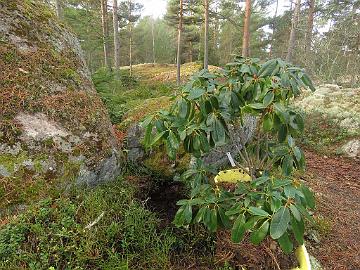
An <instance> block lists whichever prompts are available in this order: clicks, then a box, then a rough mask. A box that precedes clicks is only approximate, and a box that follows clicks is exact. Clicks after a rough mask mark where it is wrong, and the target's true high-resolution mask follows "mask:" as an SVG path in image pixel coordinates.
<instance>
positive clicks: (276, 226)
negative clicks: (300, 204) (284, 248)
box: [270, 206, 290, 239]
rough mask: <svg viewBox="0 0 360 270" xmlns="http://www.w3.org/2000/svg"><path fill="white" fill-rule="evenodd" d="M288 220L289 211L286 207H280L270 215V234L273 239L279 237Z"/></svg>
mask: <svg viewBox="0 0 360 270" xmlns="http://www.w3.org/2000/svg"><path fill="white" fill-rule="evenodd" d="M289 222H290V212H289V209H288V208H286V207H284V206H283V207H281V208H280V209H279V210H278V211H277V212H276V213H275V214H274V215H273V217H272V219H271V224H270V235H271V237H272V238H273V239H279V238H280V237H281V236H282V235H283V234H284V233H285V232H286V230H287V227H288V225H289Z"/></svg>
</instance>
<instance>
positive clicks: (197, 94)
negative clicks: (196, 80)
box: [188, 88, 205, 100]
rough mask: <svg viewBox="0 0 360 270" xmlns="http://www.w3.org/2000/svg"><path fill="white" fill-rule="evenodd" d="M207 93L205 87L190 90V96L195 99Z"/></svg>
mask: <svg viewBox="0 0 360 270" xmlns="http://www.w3.org/2000/svg"><path fill="white" fill-rule="evenodd" d="M204 93H205V89H203V88H193V89H191V90H190V93H189V96H188V98H189V99H191V100H193V99H197V98H199V97H201V96H202V95H203V94H204Z"/></svg>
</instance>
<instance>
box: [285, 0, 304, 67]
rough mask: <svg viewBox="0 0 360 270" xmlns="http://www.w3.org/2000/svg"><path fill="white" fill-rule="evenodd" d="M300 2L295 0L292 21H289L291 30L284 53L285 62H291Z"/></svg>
mask: <svg viewBox="0 0 360 270" xmlns="http://www.w3.org/2000/svg"><path fill="white" fill-rule="evenodd" d="M300 4H301V0H296V2H295V8H294V14H293V18H292V22H291V31H290V38H289V45H288V51H287V55H286V61H287V62H291V60H292V57H293V53H294V48H295V40H296V28H297V26H298V21H299V14H300Z"/></svg>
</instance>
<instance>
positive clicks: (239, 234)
mask: <svg viewBox="0 0 360 270" xmlns="http://www.w3.org/2000/svg"><path fill="white" fill-rule="evenodd" d="M244 225H245V216H244V214H241V215H239V216H238V217H237V219H236V220H235V222H234V225H233V227H232V229H231V240H232V241H233V242H234V243H239V242H240V241H241V239H242V238H243V237H244V233H245V227H244Z"/></svg>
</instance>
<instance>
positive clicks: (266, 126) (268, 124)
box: [263, 113, 273, 131]
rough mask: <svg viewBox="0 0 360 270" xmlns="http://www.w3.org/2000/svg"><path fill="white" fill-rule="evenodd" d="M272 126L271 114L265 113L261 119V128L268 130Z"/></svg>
mask: <svg viewBox="0 0 360 270" xmlns="http://www.w3.org/2000/svg"><path fill="white" fill-rule="evenodd" d="M272 127H273V115H272V114H270V113H267V114H265V116H264V120H263V129H264V130H265V131H270V130H271V129H272Z"/></svg>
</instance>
